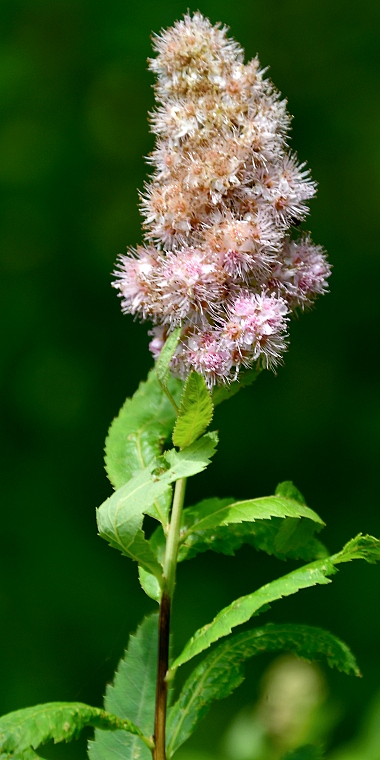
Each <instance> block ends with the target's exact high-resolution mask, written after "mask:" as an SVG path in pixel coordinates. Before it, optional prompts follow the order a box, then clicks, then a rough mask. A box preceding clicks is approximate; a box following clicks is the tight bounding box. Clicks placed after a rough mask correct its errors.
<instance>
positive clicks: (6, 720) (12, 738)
mask: <svg viewBox="0 0 380 760" xmlns="http://www.w3.org/2000/svg"><path fill="white" fill-rule="evenodd" d="M85 726H98V727H99V728H101V729H103V730H108V731H116V730H120V729H122V730H123V733H124V732H125V731H128V732H130V733H132V734H135V735H136V736H139V737H142V736H143V734H142V732H141V731H140V729H139V728H137V726H135V724H134V723H132V722H131V720H130V719H129V717H128V718H127V716H123V719H121V718H119V717H117V716H116V715H112V714H110V713H109V712H105V710H100V709H99V708H97V707H89V705H84V704H82V703H81V702H48V703H47V704H45V705H35V707H27V708H26V709H24V710H16V711H15V712H11V713H8V715H3V716H2V717H1V718H0V750H1V751H2V752H4V753H6V752H11V753H22V752H24V751H25V750H28V749H30V748H32V749H37V747H39V746H40V744H44V743H45V742H47V741H49V740H51V739H53V740H54V742H63V741H66V742H67V741H70V740H71V739H74V738H75V737H77V736H78V735H79V734H80V732H81V730H82V729H83V728H84V727H85ZM144 738H145V737H144ZM29 754H30V753H29Z"/></svg>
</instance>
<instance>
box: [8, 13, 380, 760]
mask: <svg viewBox="0 0 380 760" xmlns="http://www.w3.org/2000/svg"><path fill="white" fill-rule="evenodd" d="M198 7H199V9H200V10H201V11H202V12H203V13H204V14H205V15H208V16H209V17H210V19H211V21H212V22H215V21H217V20H222V21H223V22H225V23H227V24H229V25H230V27H231V32H232V34H233V35H234V37H236V39H238V40H239V41H240V42H241V44H242V45H243V46H244V47H245V49H246V51H247V56H253V55H255V53H256V52H258V53H259V54H260V60H261V62H262V64H263V65H269V64H270V66H271V70H270V74H271V76H272V78H273V80H274V82H275V84H276V86H278V87H279V89H280V90H282V91H283V92H284V93H286V95H287V97H288V101H289V110H290V112H291V113H293V114H294V117H295V118H294V122H293V144H294V147H295V148H296V149H297V151H298V153H299V156H300V158H301V159H303V158H305V157H306V156H307V157H308V160H309V163H310V167H311V169H312V173H313V177H314V178H315V179H316V180H317V181H318V182H319V193H318V198H317V200H316V201H313V203H312V207H311V216H310V217H309V226H310V228H311V229H312V233H313V239H314V240H315V241H316V242H317V243H321V244H323V245H324V246H325V247H326V248H327V250H328V252H329V256H330V259H331V261H332V262H333V264H334V273H333V276H332V278H331V294H330V295H329V296H326V297H325V298H324V299H322V300H321V301H320V302H319V303H318V305H317V307H316V309H315V310H314V311H313V313H310V314H309V315H306V316H305V318H304V319H302V320H300V322H299V323H297V322H295V323H293V325H292V326H291V346H290V350H289V352H288V354H287V355H286V357H285V366H284V367H283V368H280V369H279V372H278V375H277V377H272V376H271V375H270V374H269V373H265V377H264V373H263V374H262V375H261V376H260V377H259V378H258V379H257V381H256V382H255V383H254V384H253V385H252V387H251V388H248V389H245V390H243V391H241V393H239V394H238V395H237V396H236V398H234V399H232V400H231V401H230V402H229V403H228V404H221V406H220V407H218V408H217V409H216V412H215V427H217V428H218V429H219V430H220V433H221V444H220V450H219V453H218V455H217V457H216V458H215V460H214V463H213V468H212V471H211V470H210V471H208V472H207V473H205V474H203V475H202V476H200V477H199V479H197V480H198V484H194V485H193V484H191V486H190V488H189V491H188V501H187V503H188V504H195V503H196V502H197V501H200V500H201V499H204V498H207V497H209V496H212V495H214V494H215V491H216V489H215V478H216V482H217V484H218V489H217V491H218V492H219V495H223V494H225V493H233V494H234V496H235V498H236V499H240V500H242V499H247V498H249V497H250V496H251V495H252V493H255V495H256V494H257V495H265V494H268V493H272V492H273V490H274V487H275V485H276V483H277V482H279V481H280V480H286V479H293V480H294V482H296V483H297V484H298V485H299V487H300V488H301V491H303V492H305V493H307V495H308V503H309V504H310V507H312V508H313V509H315V510H316V511H317V512H318V513H319V514H320V515H321V517H322V518H323V519H324V520H325V521H326V522H327V524H328V528H327V529H326V530H325V536H324V540H325V541H326V544H327V545H328V547H329V549H330V550H331V551H335V550H336V549H337V548H338V547H339V546H341V545H342V543H343V542H344V541H345V540H347V539H348V538H349V537H350V536H351V535H355V533H357V532H358V531H359V530H362V531H363V532H369V533H372V534H374V535H380V511H379V510H378V506H377V492H378V484H377V478H378V475H377V470H378V450H379V441H380V394H379V392H378V377H379V355H378V351H377V350H376V345H377V340H378V335H379V332H380V325H379V321H380V317H379V306H378V294H377V290H378V282H379V277H380V256H379V233H378V206H379V201H380V152H379V144H380V140H379V123H380V95H379V87H378V81H379V76H380V60H379V55H378V47H379V45H378V28H379V21H380V6H379V3H378V2H376V1H375V0H363V2H362V3H361V4H360V6H357V5H354V4H351V5H350V4H347V3H345V2H343V0H335V2H334V3H331V2H329V0H320V1H319V2H318V3H317V2H309V3H305V2H302V0H287V1H286V2H283V3H278V2H276V1H275V0H253V2H249V3H248V2H242V3H239V4H238V3H235V4H234V3H231V2H226V0H221V1H220V0H218V2H216V0H205V2H204V3H202V4H201V5H200V4H199V3H198V2H197V3H196V4H191V3H190V4H189V3H188V2H187V3H186V4H185V5H183V4H181V3H179V2H178V0H171V1H170V2H162V3H156V2H153V0H146V2H144V3H140V4H138V3H120V2H119V0H108V2H107V3H104V2H102V3H100V2H99V0H93V2H91V3H90V2H88V0H75V2H74V0H54V2H53V1H52V0H2V2H1V4H0V35H1V40H0V114H1V122H0V260H1V261H0V310H1V318H2V332H1V335H2V349H1V352H0V359H1V363H0V366H1V370H2V374H1V377H2V398H3V399H4V401H3V406H2V423H3V425H2V435H1V466H2V479H1V482H2V503H3V504H2V530H1V539H0V541H1V547H0V562H1V567H0V616H1V617H0V619H1V626H0V642H1V646H0V672H1V690H0V713H5V712H7V711H10V710H15V709H18V708H19V707H22V706H28V705H31V704H36V703H41V702H44V701H47V702H49V701H54V700H56V699H62V700H78V701H83V702H86V703H89V704H98V705H100V704H101V699H102V695H103V691H104V683H105V682H106V681H109V680H110V679H111V676H112V672H113V669H114V667H115V666H116V663H117V660H118V658H119V657H120V656H121V654H122V652H123V648H124V646H125V644H126V641H127V638H128V634H129V632H130V631H131V630H135V628H136V624H137V622H138V620H140V619H141V618H142V617H143V615H144V613H145V612H146V611H148V610H149V609H151V608H153V606H154V604H155V603H154V602H153V601H150V600H148V599H147V598H145V597H144V595H143V594H141V590H140V588H139V585H138V581H137V578H136V573H135V568H134V567H133V566H132V563H127V562H125V560H124V559H123V558H122V557H121V556H119V555H118V553H117V552H111V551H110V550H109V548H108V547H107V546H106V544H105V542H102V541H100V540H99V538H97V536H96V525H95V507H96V506H97V505H98V504H99V503H100V502H101V501H102V500H104V499H106V498H107V496H109V495H110V492H111V491H110V486H109V483H108V482H107V479H106V476H105V473H104V471H103V462H102V447H103V441H104V437H105V433H106V430H107V428H108V426H109V421H110V419H112V417H115V416H116V414H117V413H118V410H119V408H120V406H121V404H122V403H123V401H124V399H125V397H126V396H127V395H129V396H131V395H132V394H133V393H134V391H135V390H136V388H137V386H138V384H139V382H140V381H141V379H142V378H143V377H145V376H146V374H147V370H148V369H149V366H150V361H151V360H150V358H149V353H148V349H147V343H148V340H147V337H146V329H145V327H140V326H139V325H138V324H137V323H133V321H132V319H129V318H127V317H123V316H122V315H121V313H120V309H119V303H118V300H117V296H116V293H115V292H114V291H113V290H112V289H111V288H110V281H111V277H110V272H111V270H112V268H113V266H114V261H115V258H116V255H117V254H118V253H119V252H123V251H124V250H125V246H126V245H127V244H128V245H130V244H134V243H135V242H136V241H138V240H139V236H140V235H141V230H140V218H139V213H138V208H137V200H138V199H137V188H142V187H143V183H144V177H145V176H146V171H147V168H146V165H145V164H144V162H143V160H142V155H146V154H147V153H148V152H149V150H150V149H151V147H152V138H151V136H150V135H149V132H148V127H147V120H146V113H147V110H148V109H149V108H151V107H152V104H153V97H152V92H151V89H150V85H151V84H152V82H153V78H152V77H151V76H150V75H149V74H148V73H147V71H146V64H145V61H146V57H147V56H148V55H150V52H151V49H150V40H149V37H150V34H151V32H152V30H156V31H158V30H159V29H160V28H161V27H162V26H167V25H169V24H172V23H173V21H174V20H175V19H176V18H179V17H180V16H181V14H182V13H183V12H185V11H186V10H187V8H189V9H190V11H192V10H197V9H198ZM238 427H239V436H237V429H238ZM228 433H232V435H233V436H234V445H233V446H232V447H231V445H230V441H229V438H230V436H229V435H228ZM292 569H293V564H292V563H291V562H289V571H290V570H292ZM281 572H283V568H281V565H279V563H278V561H277V560H276V559H275V558H263V556H262V555H256V553H254V550H253V549H252V547H247V546H246V547H243V548H242V549H240V550H239V552H238V553H237V555H236V558H230V557H226V556H224V555H220V556H217V555H215V556H214V555H213V556H212V557H211V555H210V554H209V553H207V552H206V553H205V554H203V555H202V556H201V557H199V559H198V565H197V566H195V565H193V563H183V565H181V567H180V570H179V578H178V590H179V592H180V593H179V594H178V596H177V599H176V604H175V609H174V620H173V624H174V625H175V627H176V630H177V632H178V633H177V641H176V645H177V647H178V650H179V649H180V647H181V646H182V645H183V644H184V643H185V641H186V640H187V638H188V637H189V635H191V633H192V631H193V630H194V629H196V628H198V627H201V626H202V625H204V624H205V623H206V622H207V621H208V620H209V619H211V617H212V616H213V615H214V614H215V613H216V611H217V610H218V609H220V608H221V607H223V606H226V605H228V604H229V603H230V602H231V600H232V599H234V598H235V597H237V596H239V595H244V594H247V593H249V592H250V591H251V590H252V579H254V583H255V587H259V586H260V585H261V584H263V583H265V582H267V581H270V580H272V579H273V578H275V577H278V575H279V574H280V573H281ZM364 586H365V588H366V589H367V591H366V594H365V595H363V593H362V588H363V587H364ZM194 587H196V588H197V589H199V591H197V593H196V594H194V591H193V588H194ZM379 592H380V578H379V573H378V572H374V571H372V568H369V567H367V566H365V565H364V564H363V566H359V565H357V564H356V565H355V567H352V568H345V573H340V574H339V577H338V578H337V580H336V581H335V583H334V585H332V586H331V587H330V588H323V589H313V590H310V591H309V592H308V594H307V595H302V596H301V595H299V596H297V597H290V598H289V599H287V600H284V601H283V602H282V603H281V607H278V609H277V610H275V609H274V608H273V610H272V613H271V619H273V620H274V621H275V622H283V621H284V620H289V619H292V620H295V621H298V622H301V621H302V622H305V623H308V624H310V625H321V626H324V627H326V628H328V629H330V630H333V631H334V632H335V633H336V634H337V635H338V636H340V637H341V638H343V639H344V640H345V641H347V642H348V643H349V644H350V646H351V647H352V649H353V651H355V653H356V654H357V656H358V661H359V665H360V667H361V670H362V672H363V676H364V677H363V679H362V681H361V682H360V683H359V682H358V681H357V680H356V679H352V680H351V682H348V681H347V679H346V678H345V677H344V676H343V675H342V676H340V675H337V676H336V677H335V676H332V677H331V679H330V683H331V689H332V691H333V693H334V695H335V698H336V699H337V700H338V701H339V702H340V703H342V704H344V705H345V707H344V715H343V718H342V721H341V723H340V725H339V727H338V728H337V732H336V734H335V735H334V742H335V744H336V745H338V744H342V743H343V741H348V740H349V739H350V737H352V735H353V733H354V731H355V730H356V725H357V722H358V718H359V716H360V714H362V712H363V709H364V707H363V706H364V705H365V704H368V703H369V701H370V698H371V695H372V694H374V693H375V691H376V690H377V689H378V685H379V682H380V653H379V647H378V639H379V628H380V609H379V607H378V605H376V604H374V603H372V600H374V599H377V598H378V597H379ZM348 596H349V598H350V607H348V606H347V602H346V599H347V597H348ZM149 605H151V607H150V606H149ZM264 622H265V620H264ZM111 631H112V632H113V633H111ZM264 667H265V663H264V660H263V661H261V662H259V661H257V665H256V664H255V665H254V666H252V669H251V671H250V673H249V674H248V677H247V680H246V682H245V685H244V686H243V687H241V691H240V693H239V692H237V695H236V697H231V698H230V699H229V700H227V702H225V703H220V705H218V706H217V707H216V708H215V709H214V710H213V711H211V713H210V715H209V717H208V718H207V719H206V720H205V723H204V724H203V728H200V730H199V733H198V735H197V738H196V739H194V745H193V746H198V747H203V748H204V752H205V753H206V755H207V753H209V754H213V751H214V748H215V743H216V741H218V740H219V737H220V734H221V731H222V728H224V725H225V724H226V722H227V720H229V719H230V715H231V714H233V713H235V712H236V711H237V710H238V709H239V707H241V706H242V705H244V704H247V703H249V702H252V701H254V699H255V697H256V693H255V687H254V683H255V682H256V681H257V678H258V677H259V675H260V673H261V672H262V669H263V668H264ZM221 727H222V728H221ZM84 748H85V738H84V739H83V742H82V744H80V743H78V747H77V746H75V745H71V746H70V748H69V751H70V758H71V760H76V759H77V758H81V757H82V758H83V757H84V756H85V749H84ZM189 751H190V750H189ZM49 753H50V756H51V757H56V758H59V757H61V756H63V753H64V749H63V750H62V755H61V754H60V753H61V750H60V748H59V747H57V748H50V747H47V749H46V752H45V754H46V756H47V757H48V756H49ZM363 760H364V758H363Z"/></svg>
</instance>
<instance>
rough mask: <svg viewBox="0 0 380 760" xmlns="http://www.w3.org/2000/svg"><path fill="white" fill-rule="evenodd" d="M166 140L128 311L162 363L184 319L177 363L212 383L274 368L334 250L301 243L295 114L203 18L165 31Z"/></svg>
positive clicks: (150, 190) (126, 297)
mask: <svg viewBox="0 0 380 760" xmlns="http://www.w3.org/2000/svg"><path fill="white" fill-rule="evenodd" d="M154 48H155V51H156V53H157V57H156V58H154V59H153V60H152V61H150V68H151V70H152V71H153V72H154V73H155V74H156V75H157V83H156V86H155V94H156V101H157V107H156V110H155V111H154V112H153V113H152V114H151V125H152V131H153V132H154V133H155V135H156V137H157V141H156V146H155V148H154V150H153V152H152V154H151V156H150V157H149V162H150V164H151V166H152V169H153V172H152V176H151V178H150V181H149V183H148V184H147V186H146V189H145V193H144V195H143V199H142V207H141V208H142V214H143V217H144V230H145V237H146V247H139V248H137V251H135V252H132V253H131V254H129V255H127V256H122V257H120V261H119V265H120V269H119V271H118V272H117V273H116V276H117V280H116V282H115V283H114V286H115V287H116V288H117V289H118V290H119V293H120V296H121V298H122V308H123V311H124V312H129V313H131V314H135V315H138V316H140V318H141V319H149V320H150V321H151V322H152V323H153V324H154V325H155V327H154V328H153V330H152V332H151V335H152V336H153V338H152V341H151V343H150V348H151V351H152V353H153V355H154V357H155V358H156V357H157V356H158V355H159V352H160V350H161V348H162V345H163V342H164V340H165V339H166V337H167V335H168V334H169V333H170V331H171V330H172V329H173V328H174V327H175V326H177V325H182V327H183V330H182V337H181V342H180V344H179V347H178V349H177V351H176V354H175V356H174V357H173V361H172V368H173V371H174V372H176V373H177V374H179V375H180V376H181V377H185V376H186V375H187V374H188V373H189V371H191V370H192V369H194V370H196V371H197V372H200V373H201V374H203V375H204V377H205V378H206V380H207V383H208V384H209V385H210V386H211V385H213V384H214V383H216V382H231V381H232V380H235V379H236V378H237V376H238V373H239V371H240V369H241V368H242V367H243V368H244V367H248V366H252V365H253V364H255V363H259V364H261V365H264V366H266V367H274V366H275V365H276V364H277V363H278V362H280V361H281V358H282V354H283V352H284V351H285V349H286V336H287V325H288V319H289V315H290V313H291V312H292V311H294V310H295V309H296V308H297V307H301V308H304V307H305V306H306V305H308V304H310V303H311V302H312V301H313V300H314V298H315V297H316V296H317V295H318V294H320V293H324V292H325V291H326V288H327V278H328V276H329V274H330V269H329V266H328V264H327V262H326V257H325V254H324V252H323V250H322V248H320V247H319V246H315V245H313V243H312V242H311V241H310V238H309V237H308V236H301V237H300V238H298V239H295V240H292V238H291V234H292V230H293V228H294V227H296V226H298V224H299V223H300V222H301V221H302V220H303V219H304V218H305V217H306V215H307V214H308V211H309V209H308V202H309V200H310V199H311V198H312V197H313V196H314V195H315V190H316V186H315V183H314V182H313V181H312V180H311V178H310V175H309V171H308V170H307V169H306V168H305V165H304V164H299V163H298V161H297V157H296V155H295V154H294V153H290V151H289V149H288V137H287V133H288V131H289V124H290V118H289V115H288V113H287V110H286V103H285V101H284V100H281V97H280V95H279V93H278V92H277V91H276V89H275V87H274V86H273V84H272V83H271V82H270V80H269V79H267V78H265V76H264V72H263V71H262V70H261V69H260V64H259V61H258V59H257V58H255V59H253V60H252V61H250V62H248V63H247V64H244V60H243V50H242V49H241V47H240V46H239V45H238V44H237V43H236V42H235V41H234V40H232V39H230V38H229V37H228V36H227V29H226V27H222V26H220V25H219V24H216V25H215V26H213V25H212V24H211V23H210V21H208V19H206V18H204V17H203V16H202V15H201V14H200V13H195V14H194V15H193V16H190V15H188V14H187V15H185V17H184V19H183V20H182V21H179V22H177V23H175V24H174V26H173V27H171V28H170V29H167V30H165V31H163V32H162V33H161V35H158V36H157V37H155V40H154Z"/></svg>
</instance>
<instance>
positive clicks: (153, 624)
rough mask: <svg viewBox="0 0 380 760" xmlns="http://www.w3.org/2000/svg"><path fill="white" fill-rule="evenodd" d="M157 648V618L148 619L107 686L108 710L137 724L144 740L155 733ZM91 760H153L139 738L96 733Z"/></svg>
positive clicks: (91, 747)
mask: <svg viewBox="0 0 380 760" xmlns="http://www.w3.org/2000/svg"><path fill="white" fill-rule="evenodd" d="M157 648H158V615H157V614H153V615H150V616H149V617H146V618H145V620H143V622H142V623H141V625H140V626H139V627H138V629H137V631H136V633H135V634H134V635H133V636H131V637H130V639H129V644H128V649H127V651H126V652H125V655H124V658H123V659H122V660H121V661H120V663H119V666H118V669H117V671H116V674H115V678H114V682H113V684H112V685H111V686H107V690H106V696H105V700H104V705H105V708H106V710H109V711H110V712H113V713H115V714H116V715H118V716H119V717H120V718H124V717H125V716H127V715H128V717H129V718H130V719H131V720H133V721H135V722H136V723H138V725H139V726H140V728H141V730H142V731H143V732H144V734H145V736H151V735H152V733H153V721H154V704H155V695H156V672H157ZM89 758H90V760H113V758H115V760H116V759H117V760H151V753H150V751H149V749H148V748H147V747H146V746H145V745H144V744H143V743H142V742H141V741H139V740H138V739H137V738H136V737H134V736H129V735H128V734H126V733H125V732H121V731H116V733H114V734H105V733H104V732H101V731H98V730H95V738H94V740H93V741H90V742H89Z"/></svg>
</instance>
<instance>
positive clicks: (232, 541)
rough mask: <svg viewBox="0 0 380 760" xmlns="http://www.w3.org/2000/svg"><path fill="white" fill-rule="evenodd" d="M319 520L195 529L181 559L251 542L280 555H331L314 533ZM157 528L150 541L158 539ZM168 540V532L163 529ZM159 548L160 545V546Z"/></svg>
mask: <svg viewBox="0 0 380 760" xmlns="http://www.w3.org/2000/svg"><path fill="white" fill-rule="evenodd" d="M315 529H316V523H313V522H311V520H304V519H302V520H295V519H293V518H290V517H289V518H285V519H284V520H281V519H279V518H275V517H273V518H272V519H271V520H260V521H257V522H254V523H232V524H231V525H229V526H224V525H222V526H220V527H217V528H214V530H207V531H202V532H198V533H191V534H190V535H189V536H188V537H187V538H186V541H185V542H184V543H183V544H182V546H181V547H180V550H179V555H178V560H179V561H180V562H182V561H183V560H185V559H192V558H193V557H195V556H196V555H197V554H199V553H201V552H205V551H208V550H211V551H214V552H218V553H221V554H227V555H229V556H232V555H234V554H235V552H236V551H237V550H238V549H240V547H241V546H242V545H243V544H249V545H250V546H253V547H254V548H255V549H257V550H258V551H265V552H266V553H267V554H273V555H274V556H275V557H277V558H278V559H282V560H286V559H302V560H304V561H305V562H311V561H312V560H315V559H323V557H327V556H328V551H327V550H326V548H325V547H324V546H323V544H322V543H321V542H320V541H318V539H316V538H315V536H314V531H315ZM156 535H157V536H158V535H159V529H158V531H155V533H154V534H153V536H152V537H151V539H150V542H151V543H152V545H153V543H155V542H156ZM161 536H162V539H161V540H163V541H164V534H163V533H162V532H161ZM156 550H157V551H159V547H158V546H156Z"/></svg>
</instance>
